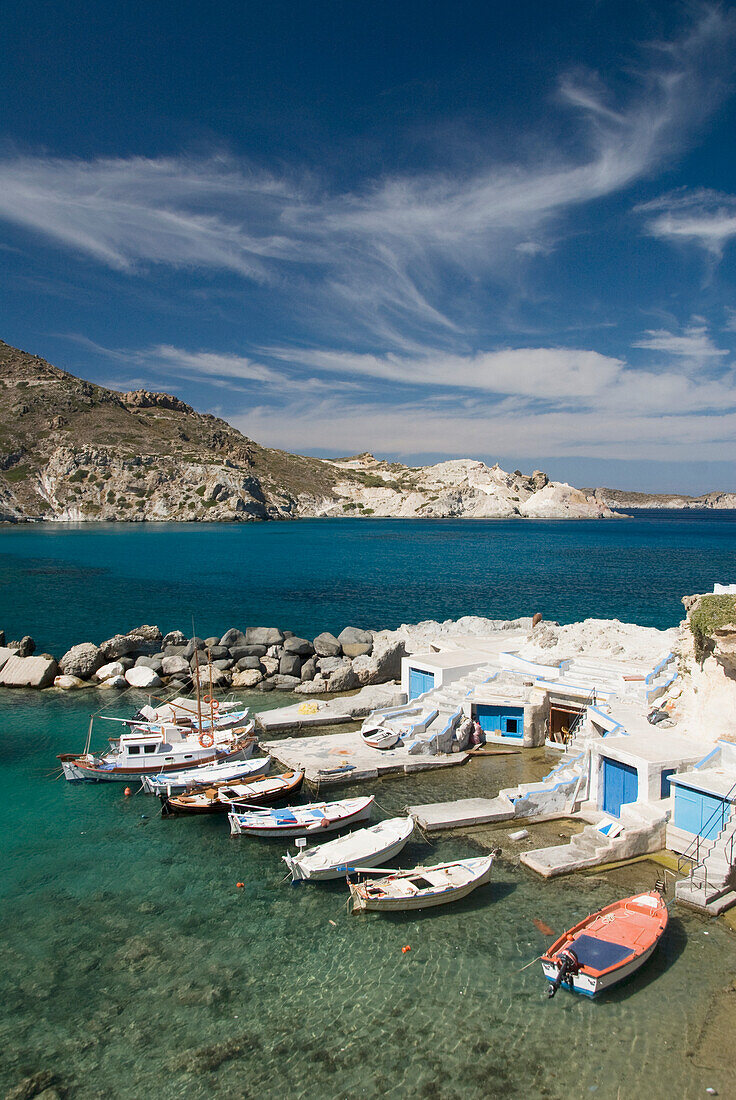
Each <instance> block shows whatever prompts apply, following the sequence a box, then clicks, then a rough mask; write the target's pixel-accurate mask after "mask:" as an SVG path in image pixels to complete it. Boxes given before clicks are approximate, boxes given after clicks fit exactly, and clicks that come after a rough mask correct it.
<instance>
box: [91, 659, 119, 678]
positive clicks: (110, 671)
mask: <svg viewBox="0 0 736 1100" xmlns="http://www.w3.org/2000/svg"><path fill="white" fill-rule="evenodd" d="M124 675H125V666H124V665H123V663H122V661H110V662H109V664H106V665H101V666H100V668H98V669H97V672H96V673H95V679H96V680H109V679H110V677H111V676H124Z"/></svg>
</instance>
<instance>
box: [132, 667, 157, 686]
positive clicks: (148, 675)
mask: <svg viewBox="0 0 736 1100" xmlns="http://www.w3.org/2000/svg"><path fill="white" fill-rule="evenodd" d="M125 679H126V681H127V682H128V683H129V684H130V686H131V687H135V688H141V689H142V690H144V691H149V690H150V689H152V688H159V687H161V677H160V676H159V675H158V673H157V672H155V671H154V669H152V668H148V667H147V666H146V665H136V666H135V668H129V669H128V671H127V672H126V673H125Z"/></svg>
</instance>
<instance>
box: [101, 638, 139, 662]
mask: <svg viewBox="0 0 736 1100" xmlns="http://www.w3.org/2000/svg"><path fill="white" fill-rule="evenodd" d="M141 641H142V639H141V638H136V637H133V636H131V635H130V634H116V635H115V636H114V637H112V638H108V639H107V641H106V642H103V643H102V645H101V646H100V660H101V661H102V662H103V664H104V663H105V662H106V661H115V660H117V658H118V657H127V655H128V654H129V653H135V651H136V650H137V649H140V647H141Z"/></svg>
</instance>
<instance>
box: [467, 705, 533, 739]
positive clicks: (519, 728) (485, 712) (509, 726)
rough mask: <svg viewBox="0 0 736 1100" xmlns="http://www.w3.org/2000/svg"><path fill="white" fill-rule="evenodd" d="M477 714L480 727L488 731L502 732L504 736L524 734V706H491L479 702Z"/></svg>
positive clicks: (520, 735)
mask: <svg viewBox="0 0 736 1100" xmlns="http://www.w3.org/2000/svg"><path fill="white" fill-rule="evenodd" d="M475 716H476V718H477V719H478V722H479V723H480V728H481V729H482V730H485V732H486V733H496V734H501V736H503V737H518V738H522V737H523V736H524V708H523V707H506V706H491V705H490V704H486V703H478V705H477V706H476V708H475Z"/></svg>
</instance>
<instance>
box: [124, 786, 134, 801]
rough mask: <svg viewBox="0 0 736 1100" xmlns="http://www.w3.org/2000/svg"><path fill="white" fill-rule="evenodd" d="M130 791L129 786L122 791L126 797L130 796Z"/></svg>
mask: <svg viewBox="0 0 736 1100" xmlns="http://www.w3.org/2000/svg"><path fill="white" fill-rule="evenodd" d="M132 793H133V792H132V791H131V789H130V787H126V788H125V790H124V791H123V794H124V795H125V797H126V798H130V796H131V795H132Z"/></svg>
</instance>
